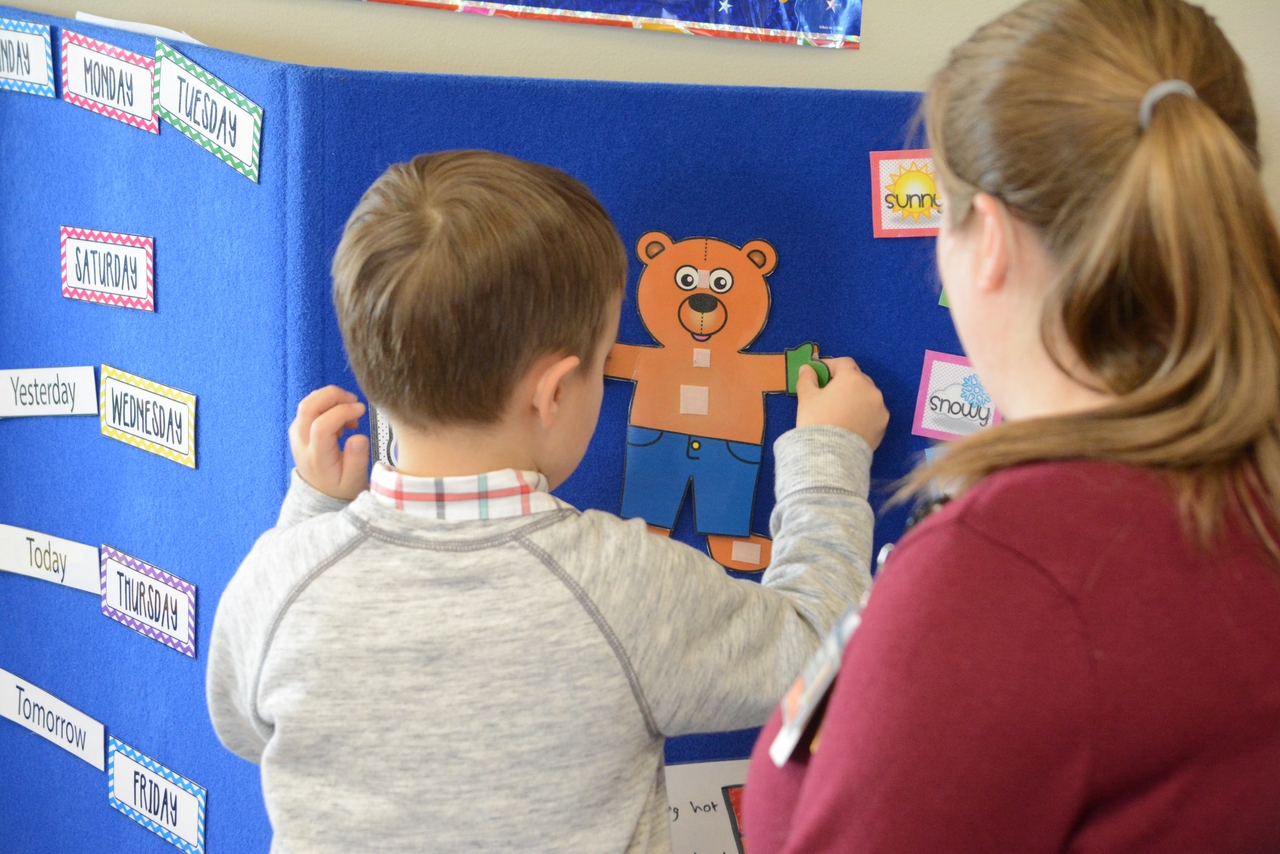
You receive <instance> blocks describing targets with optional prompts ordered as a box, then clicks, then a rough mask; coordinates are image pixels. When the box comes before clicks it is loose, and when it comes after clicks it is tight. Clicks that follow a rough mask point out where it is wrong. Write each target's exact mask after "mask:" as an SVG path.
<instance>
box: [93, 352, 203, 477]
mask: <svg viewBox="0 0 1280 854" xmlns="http://www.w3.org/2000/svg"><path fill="white" fill-rule="evenodd" d="M99 411H100V414H101V418H102V433H103V435H105V436H110V437H111V438H112V439H118V440H119V441H121V442H125V443H126V444H129V445H133V446H134V447H135V448H141V449H142V450H144V451H148V452H150V453H153V454H158V455H159V456H162V457H164V458H165V459H169V460H173V461H174V462H175V463H181V464H182V465H184V466H187V467H189V468H195V467H196V445H195V429H196V396H195V395H194V394H190V393H188V392H185V391H181V390H179V389H176V388H170V387H169V386H166V385H161V384H160V383H157V382H152V381H151V380H148V379H145V378H143V377H139V376H136V375H134V374H131V373H128V372H126V371H121V370H118V369H117V368H113V367H111V366H110V365H103V366H102V390H101V400H100V401H99Z"/></svg>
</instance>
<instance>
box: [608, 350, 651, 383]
mask: <svg viewBox="0 0 1280 854" xmlns="http://www.w3.org/2000/svg"><path fill="white" fill-rule="evenodd" d="M645 349H646V348H644V347H640V346H638V345H636V344H614V345H613V347H612V348H610V350H609V355H608V356H606V357H605V360H604V375H605V376H606V377H613V378H614V379H619V380H634V379H635V378H636V366H637V365H638V364H639V362H640V354H641V353H642V352H643V351H644V350H645Z"/></svg>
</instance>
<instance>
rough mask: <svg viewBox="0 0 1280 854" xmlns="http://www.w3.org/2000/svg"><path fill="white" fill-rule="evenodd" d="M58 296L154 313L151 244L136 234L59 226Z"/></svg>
mask: <svg viewBox="0 0 1280 854" xmlns="http://www.w3.org/2000/svg"><path fill="white" fill-rule="evenodd" d="M59 243H60V245H61V247H62V295H63V296H64V297H66V298H68V299H78V300H84V301H85V302H96V303H101V304H102V305H115V306H120V307H121V308H136V309H140V310H142V311H155V310H156V299H155V241H153V240H152V239H151V238H150V237H140V236H138V235H136V234H117V233H116V232H113V231H91V230H88V229H83V228H68V227H67V226H65V225H64V226H62V228H61V230H60V232H59Z"/></svg>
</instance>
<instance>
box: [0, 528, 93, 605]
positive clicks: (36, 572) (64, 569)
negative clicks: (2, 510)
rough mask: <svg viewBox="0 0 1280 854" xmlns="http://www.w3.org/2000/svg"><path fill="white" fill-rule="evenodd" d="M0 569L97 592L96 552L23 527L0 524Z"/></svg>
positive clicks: (90, 547)
mask: <svg viewBox="0 0 1280 854" xmlns="http://www.w3.org/2000/svg"><path fill="white" fill-rule="evenodd" d="M0 570H4V571H5V572H12V573H14V574H16V575H26V576H29V577H31V578H39V579H42V580H44V581H48V582H50V583H52V584H61V585H62V586H64V587H74V588H75V589H76V590H83V591H85V592H86V593H94V594H97V593H98V592H99V586H100V585H99V580H98V573H99V570H98V550H97V549H95V548H94V547H93V546H86V545H84V544H83V543H77V542H73V541H71V540H64V539H62V538H61V537H52V536H50V535H48V534H42V533H40V532H39V531H28V530H27V529H26V528H15V527H14V526H12V525H0Z"/></svg>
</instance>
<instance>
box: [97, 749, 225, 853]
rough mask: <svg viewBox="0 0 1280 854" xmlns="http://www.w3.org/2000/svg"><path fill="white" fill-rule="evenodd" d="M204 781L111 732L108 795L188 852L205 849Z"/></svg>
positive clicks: (114, 802)
mask: <svg viewBox="0 0 1280 854" xmlns="http://www.w3.org/2000/svg"><path fill="white" fill-rule="evenodd" d="M207 799H208V793H207V792H206V791H205V789H204V787H203V786H197V785H196V784H195V783H193V782H191V781H190V780H188V779H187V778H186V777H183V776H182V775H181V774H176V773H174V772H173V771H170V770H169V769H168V768H166V767H164V766H163V765H161V764H160V763H159V762H157V761H155V760H154V759H152V758H151V757H149V756H146V755H144V754H142V753H139V752H138V751H137V750H134V749H133V748H132V747H130V746H129V745H127V744H125V743H124V742H123V741H121V740H120V739H118V738H116V737H115V736H112V737H111V739H110V740H109V741H108V742H107V800H108V801H109V802H110V803H111V806H113V807H115V808H116V809H118V810H120V812H122V813H124V814H125V815H127V816H128V817H129V818H131V819H133V820H134V821H136V822H137V823H138V824H140V825H142V826H143V827H145V828H146V829H147V830H150V831H151V832H152V833H154V834H156V835H157V836H159V837H160V838H161V839H163V840H164V841H166V842H168V843H170V844H172V845H176V846H177V847H178V849H179V850H181V851H185V852H187V854H204V809H205V802H206V801H207Z"/></svg>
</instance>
